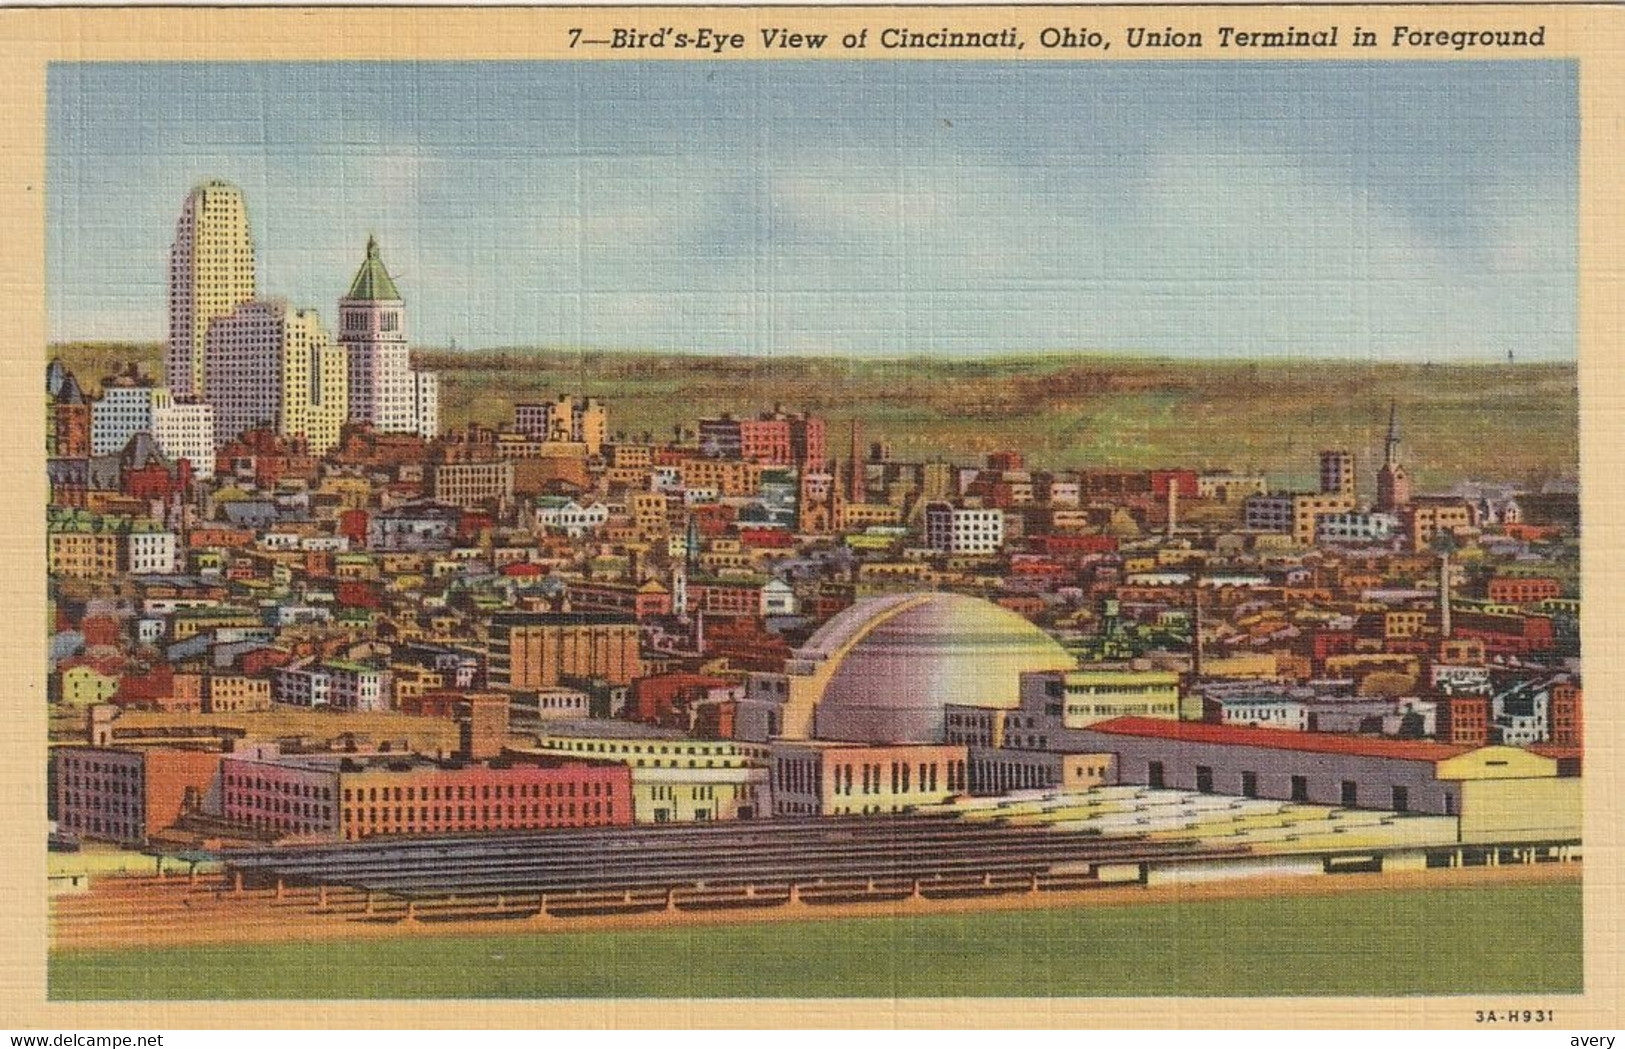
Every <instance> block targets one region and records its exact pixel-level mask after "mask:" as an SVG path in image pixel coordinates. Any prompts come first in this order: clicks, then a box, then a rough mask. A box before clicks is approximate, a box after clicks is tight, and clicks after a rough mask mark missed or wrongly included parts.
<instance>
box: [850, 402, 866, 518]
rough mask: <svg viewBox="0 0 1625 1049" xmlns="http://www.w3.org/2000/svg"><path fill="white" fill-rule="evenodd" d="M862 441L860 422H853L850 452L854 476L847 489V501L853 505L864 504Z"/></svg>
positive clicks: (855, 420)
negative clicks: (859, 429) (859, 431)
mask: <svg viewBox="0 0 1625 1049" xmlns="http://www.w3.org/2000/svg"><path fill="white" fill-rule="evenodd" d="M860 447H861V441H860V438H859V435H858V420H857V419H855V418H854V419H853V420H852V447H851V448H850V449H849V450H848V452H847V455H848V456H849V460H848V461H849V462H850V463H851V469H852V476H851V477H850V478H849V479H848V480H849V481H850V487H849V488H848V489H847V501H848V502H853V503H861V502H863V456H862V454H861V452H860V451H859V449H860Z"/></svg>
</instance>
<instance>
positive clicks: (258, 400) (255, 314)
mask: <svg viewBox="0 0 1625 1049" xmlns="http://www.w3.org/2000/svg"><path fill="white" fill-rule="evenodd" d="M349 386H350V384H349V376H348V373H347V372H346V369H345V360H344V348H343V347H341V346H337V345H335V344H334V343H333V339H332V337H331V336H330V335H329V334H328V333H327V329H326V328H324V327H322V322H321V318H319V317H318V316H317V315H316V312H315V311H314V310H295V309H293V308H291V307H290V306H288V304H287V303H285V302H282V301H280V300H278V301H271V302H264V301H257V302H248V303H243V304H242V305H240V306H238V307H237V308H236V309H234V310H232V312H231V313H230V314H229V315H227V316H225V317H221V318H219V319H218V320H217V321H216V322H215V323H214V324H213V326H212V327H211V328H210V329H209V338H208V383H207V386H206V387H205V391H206V393H207V395H208V396H207V399H208V402H209V404H211V405H213V406H214V424H215V434H216V438H217V439H218V440H219V441H220V442H222V443H224V442H226V441H229V440H232V439H233V438H235V437H236V436H237V435H238V434H240V433H242V432H243V431H244V430H247V429H251V428H253V427H256V426H271V427H274V428H275V429H276V431H277V432H278V433H280V434H281V435H283V436H284V437H304V438H305V439H307V440H308V441H309V442H310V449H311V451H313V452H316V453H317V454H321V453H324V452H326V451H327V450H328V449H329V448H331V447H333V445H335V444H337V443H338V439H339V430H340V429H341V428H342V427H343V426H344V421H345V419H346V418H347V417H348V415H349V408H350V398H349Z"/></svg>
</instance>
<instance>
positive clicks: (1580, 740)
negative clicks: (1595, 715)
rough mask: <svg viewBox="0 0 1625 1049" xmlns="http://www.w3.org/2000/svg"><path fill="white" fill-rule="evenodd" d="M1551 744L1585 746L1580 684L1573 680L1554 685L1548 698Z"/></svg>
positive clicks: (1576, 747) (1577, 747)
mask: <svg viewBox="0 0 1625 1049" xmlns="http://www.w3.org/2000/svg"><path fill="white" fill-rule="evenodd" d="M1548 704H1549V705H1548V709H1547V715H1548V716H1549V718H1550V726H1551V727H1550V735H1551V740H1550V741H1551V744H1552V745H1553V746H1556V747H1573V748H1575V749H1577V750H1578V749H1580V748H1582V747H1584V746H1585V718H1584V713H1583V709H1582V707H1583V701H1582V692H1581V689H1580V686H1579V685H1577V684H1575V683H1574V682H1572V681H1565V682H1561V683H1560V684H1556V685H1553V686H1552V691H1551V695H1550V696H1549V698H1548Z"/></svg>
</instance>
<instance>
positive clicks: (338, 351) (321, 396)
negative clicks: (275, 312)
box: [277, 310, 350, 455]
mask: <svg viewBox="0 0 1625 1049" xmlns="http://www.w3.org/2000/svg"><path fill="white" fill-rule="evenodd" d="M284 332H285V334H284V336H283V344H282V414H281V418H280V420H279V421H278V426H277V430H278V432H280V433H281V434H282V435H283V436H284V437H294V436H303V437H304V438H305V439H306V440H307V441H309V442H310V450H311V451H312V452H314V453H315V454H317V455H322V454H325V453H326V452H327V451H328V450H329V449H330V448H332V447H333V446H334V445H336V444H338V443H339V431H340V430H342V429H343V428H344V422H345V420H346V419H348V418H349V416H350V372H349V363H348V362H347V361H346V360H345V356H344V347H342V346H338V345H335V344H334V343H333V340H332V337H331V336H329V335H328V333H327V329H326V328H324V327H322V321H321V318H320V317H318V316H317V315H316V311H315V310H293V311H289V314H288V319H287V322H286V326H285V328H284Z"/></svg>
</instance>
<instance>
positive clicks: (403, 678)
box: [389, 663, 446, 710]
mask: <svg viewBox="0 0 1625 1049" xmlns="http://www.w3.org/2000/svg"><path fill="white" fill-rule="evenodd" d="M389 674H390V682H391V684H392V686H393V687H394V690H395V701H394V706H395V708H396V709H397V710H398V709H400V707H401V701H402V700H404V699H415V698H417V697H418V696H421V695H423V694H424V693H426V692H436V691H439V690H440V689H442V688H444V687H445V685H446V679H445V676H444V675H442V674H437V673H435V672H434V671H433V670H429V669H427V668H425V667H420V666H415V665H413V664H410V663H392V664H391V665H390V668H389Z"/></svg>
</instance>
